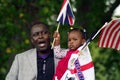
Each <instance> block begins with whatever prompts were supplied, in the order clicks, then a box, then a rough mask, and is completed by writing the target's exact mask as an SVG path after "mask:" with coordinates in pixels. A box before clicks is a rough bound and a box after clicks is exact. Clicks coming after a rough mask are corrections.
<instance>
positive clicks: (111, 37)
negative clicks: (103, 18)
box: [98, 19, 120, 50]
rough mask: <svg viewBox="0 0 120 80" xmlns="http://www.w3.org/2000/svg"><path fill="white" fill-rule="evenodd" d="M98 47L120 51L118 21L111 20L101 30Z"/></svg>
mask: <svg viewBox="0 0 120 80" xmlns="http://www.w3.org/2000/svg"><path fill="white" fill-rule="evenodd" d="M98 46H99V47H104V48H113V49H117V50H120V19H116V20H112V21H111V22H110V23H109V24H108V25H107V26H106V27H105V28H104V29H103V30H102V32H101V34H100V39H99V42H98Z"/></svg>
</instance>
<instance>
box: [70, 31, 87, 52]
mask: <svg viewBox="0 0 120 80" xmlns="http://www.w3.org/2000/svg"><path fill="white" fill-rule="evenodd" d="M84 42H85V39H83V37H82V34H80V32H78V31H72V32H70V33H69V34H68V48H69V49H71V50H76V49H77V48H79V47H80V46H81V45H82V44H83V43H84Z"/></svg>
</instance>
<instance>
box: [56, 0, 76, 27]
mask: <svg viewBox="0 0 120 80" xmlns="http://www.w3.org/2000/svg"><path fill="white" fill-rule="evenodd" d="M57 21H58V22H60V23H62V24H63V25H64V23H67V24H69V25H70V26H73V25H74V21H75V18H74V15H73V12H72V9H71V5H70V2H69V0H64V2H63V4H62V8H61V10H60V13H59V15H58V18H57Z"/></svg>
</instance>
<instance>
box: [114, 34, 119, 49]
mask: <svg viewBox="0 0 120 80" xmlns="http://www.w3.org/2000/svg"><path fill="white" fill-rule="evenodd" d="M117 37H118V40H117V41H116V45H115V49H117V50H120V46H119V45H120V34H119V32H118V35H117Z"/></svg>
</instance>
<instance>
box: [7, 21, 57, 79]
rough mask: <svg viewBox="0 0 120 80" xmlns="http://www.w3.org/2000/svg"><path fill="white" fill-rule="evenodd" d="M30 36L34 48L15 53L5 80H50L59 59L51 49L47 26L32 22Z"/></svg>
mask: <svg viewBox="0 0 120 80" xmlns="http://www.w3.org/2000/svg"><path fill="white" fill-rule="evenodd" d="M30 36H31V42H32V44H33V45H34V47H35V48H33V49H30V50H28V51H25V52H23V53H21V54H18V55H16V57H15V59H14V61H13V64H12V66H11V69H10V71H9V73H8V74H7V76H6V80H52V77H53V75H54V72H55V68H56V65H57V63H58V61H59V60H58V59H56V58H55V57H54V54H53V50H51V46H50V32H49V26H48V25H46V24H45V23H42V22H37V23H35V24H33V25H32V26H31V31H30Z"/></svg>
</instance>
